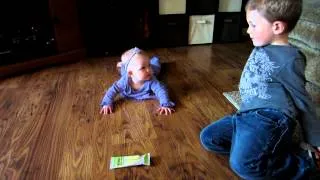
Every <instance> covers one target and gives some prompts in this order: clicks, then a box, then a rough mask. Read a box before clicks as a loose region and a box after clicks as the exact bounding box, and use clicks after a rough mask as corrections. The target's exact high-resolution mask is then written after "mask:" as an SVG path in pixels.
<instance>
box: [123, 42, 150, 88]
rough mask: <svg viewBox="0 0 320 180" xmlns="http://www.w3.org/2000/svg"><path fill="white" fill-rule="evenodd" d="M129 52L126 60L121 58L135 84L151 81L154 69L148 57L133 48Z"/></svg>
mask: <svg viewBox="0 0 320 180" xmlns="http://www.w3.org/2000/svg"><path fill="white" fill-rule="evenodd" d="M127 52H128V54H127V55H125V58H123V59H122V57H121V61H122V62H123V63H124V66H125V68H126V71H127V73H128V76H129V77H131V78H132V80H133V81H135V82H137V81H146V80H150V79H151V78H152V69H151V66H150V58H149V57H148V55H147V54H146V53H145V52H144V51H142V50H141V49H139V48H133V49H131V50H129V51H127ZM124 54H125V53H124ZM122 56H124V55H122Z"/></svg>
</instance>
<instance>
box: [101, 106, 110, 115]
mask: <svg viewBox="0 0 320 180" xmlns="http://www.w3.org/2000/svg"><path fill="white" fill-rule="evenodd" d="M111 113H113V112H112V106H111V105H104V106H103V107H102V108H101V110H100V114H111Z"/></svg>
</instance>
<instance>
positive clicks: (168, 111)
mask: <svg viewBox="0 0 320 180" xmlns="http://www.w3.org/2000/svg"><path fill="white" fill-rule="evenodd" d="M157 111H158V113H159V114H160V115H162V114H165V115H169V114H171V113H173V112H174V109H173V108H170V107H159V108H158V110H157Z"/></svg>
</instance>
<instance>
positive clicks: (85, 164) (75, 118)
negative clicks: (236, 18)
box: [0, 43, 251, 180]
mask: <svg viewBox="0 0 320 180" xmlns="http://www.w3.org/2000/svg"><path fill="white" fill-rule="evenodd" d="M250 50H251V45H250V44H246V43H235V44H213V45H201V46H189V47H179V48H162V49H154V50H149V51H148V52H149V53H150V54H155V55H158V56H160V59H161V61H162V62H163V69H162V74H161V76H160V80H161V81H162V82H164V83H165V84H166V85H167V86H168V88H169V92H170V96H171V98H172V100H173V101H175V102H176V104H177V107H176V112H175V113H174V114H172V115H170V116H159V115H157V114H156V108H157V106H158V102H157V101H156V100H148V101H142V102H136V101H130V100H121V99H119V100H118V101H117V102H116V106H115V113H113V114H111V115H106V116H102V115H100V114H99V110H100V107H99V104H100V101H101V98H102V97H103V95H104V92H105V90H106V89H107V88H108V87H109V86H110V85H111V84H112V83H113V82H114V81H115V80H117V79H118V78H119V75H118V73H117V70H116V68H115V66H116V62H117V61H118V60H119V56H117V57H104V58H97V59H86V60H83V61H81V62H78V63H75V64H70V65H63V66H56V67H52V68H48V69H43V70H39V71H38V72H34V73H29V74H24V75H20V76H15V77H11V78H7V79H2V80H0V147H1V148H0V179H43V180H44V179H238V177H237V176H236V175H235V174H234V173H233V172H232V171H231V170H230V168H229V165H228V157H225V156H221V155H217V154H214V153H210V152H208V151H206V150H205V149H203V148H202V146H201V145H200V142H199V132H200V130H201V129H202V128H203V127H205V126H206V125H208V124H209V123H210V122H211V121H213V120H217V119H219V118H220V117H222V116H224V115H226V114H230V113H232V112H234V111H235V109H234V107H233V106H232V105H231V104H230V103H229V102H228V101H227V99H225V98H224V97H223V95H222V92H224V91H231V90H235V89H236V88H237V84H238V82H239V78H240V74H241V71H242V68H243V66H244V64H245V62H246V59H247V57H248V55H249V53H250ZM147 152H150V153H151V161H152V162H151V166H140V167H130V168H122V169H115V170H109V163H110V158H111V156H115V155H132V154H144V153H147Z"/></svg>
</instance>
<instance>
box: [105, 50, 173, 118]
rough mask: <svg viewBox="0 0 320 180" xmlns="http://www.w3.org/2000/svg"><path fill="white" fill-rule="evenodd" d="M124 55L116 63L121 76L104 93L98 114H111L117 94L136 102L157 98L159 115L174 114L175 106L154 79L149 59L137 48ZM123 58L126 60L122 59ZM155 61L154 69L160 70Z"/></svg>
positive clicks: (164, 89)
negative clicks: (119, 68) (119, 61)
mask: <svg viewBox="0 0 320 180" xmlns="http://www.w3.org/2000/svg"><path fill="white" fill-rule="evenodd" d="M126 53H127V54H126ZM126 53H124V55H122V62H121V63H118V64H119V66H120V67H121V74H122V76H121V78H120V79H119V80H118V81H116V82H115V83H114V84H113V85H112V86H111V87H110V88H109V89H108V91H107V92H106V93H105V95H104V97H103V99H102V102H101V106H102V108H101V110H100V113H101V114H110V113H112V112H113V100H114V98H115V96H116V95H117V94H120V95H121V96H122V97H125V98H130V99H136V100H144V99H154V98H157V99H158V100H159V101H160V107H159V108H158V112H159V114H160V115H161V114H165V115H169V114H171V113H172V112H174V109H173V107H174V106H175V104H174V103H173V102H172V101H171V100H170V99H169V96H168V92H167V89H166V87H165V86H164V85H163V84H162V83H161V82H159V81H158V80H157V79H156V78H155V76H154V73H153V69H152V67H153V66H152V64H150V59H149V57H148V56H147V55H146V54H145V53H144V52H143V51H142V50H140V49H139V48H133V49H131V50H129V51H127V52H126ZM124 57H125V58H126V59H123V58H124ZM157 60H158V59H154V62H153V63H154V65H155V66H156V67H155V68H156V69H159V70H160V63H159V62H157Z"/></svg>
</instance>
